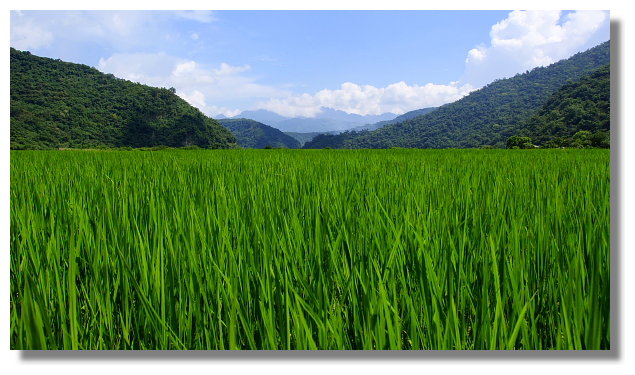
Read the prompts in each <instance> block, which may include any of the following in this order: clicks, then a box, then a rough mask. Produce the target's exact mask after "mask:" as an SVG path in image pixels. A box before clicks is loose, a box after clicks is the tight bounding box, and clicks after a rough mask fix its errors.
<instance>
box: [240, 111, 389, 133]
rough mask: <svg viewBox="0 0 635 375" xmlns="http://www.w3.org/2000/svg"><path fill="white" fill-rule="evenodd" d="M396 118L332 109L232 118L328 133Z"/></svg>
mask: <svg viewBox="0 0 635 375" xmlns="http://www.w3.org/2000/svg"><path fill="white" fill-rule="evenodd" d="M395 117H397V115H396V114H394V113H384V114H381V115H367V116H361V115H357V114H354V113H346V112H344V111H339V110H335V109H331V108H322V111H321V112H320V113H319V114H318V115H317V116H315V117H284V116H281V115H279V114H277V113H275V112H271V111H267V110H264V109H259V110H256V111H243V112H241V113H240V114H238V115H237V116H234V117H232V118H233V119H237V118H248V119H251V120H254V121H258V122H260V123H263V124H266V125H269V126H272V127H274V128H276V129H278V130H280V131H283V132H296V133H309V132H318V133H326V132H332V131H344V130H348V129H351V128H355V127H358V126H363V125H367V124H373V123H377V122H379V121H386V120H392V119H394V118H395Z"/></svg>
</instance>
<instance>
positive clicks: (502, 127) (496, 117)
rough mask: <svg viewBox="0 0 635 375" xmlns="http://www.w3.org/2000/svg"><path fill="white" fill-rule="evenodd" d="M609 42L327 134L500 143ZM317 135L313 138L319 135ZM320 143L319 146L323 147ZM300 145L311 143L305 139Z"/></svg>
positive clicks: (395, 142) (423, 142) (600, 61)
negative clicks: (400, 114)
mask: <svg viewBox="0 0 635 375" xmlns="http://www.w3.org/2000/svg"><path fill="white" fill-rule="evenodd" d="M609 61H610V57H609V42H605V43H602V44H600V45H598V46H596V47H594V48H591V49H589V50H588V51H585V52H582V53H578V54H576V55H574V56H572V57H570V58H568V59H566V60H561V61H559V62H557V63H554V64H552V65H550V66H548V67H541V68H535V69H533V70H531V71H529V72H526V73H523V74H518V75H516V76H514V77H512V78H508V79H501V80H497V81H494V82H493V83H491V84H489V85H487V86H485V87H483V88H482V89H480V90H477V91H474V92H472V93H471V94H470V95H468V96H466V97H464V98H462V99H460V100H458V101H456V102H454V103H450V104H446V105H444V106H442V107H439V108H438V109H437V110H435V111H433V112H430V113H428V114H425V115H423V116H418V117H415V118H413V119H410V120H407V121H404V122H401V123H398V124H393V125H388V126H385V127H383V128H381V129H378V130H375V131H371V132H361V133H354V134H343V135H342V136H343V137H344V138H345V139H341V138H339V139H331V141H332V144H329V145H324V146H329V147H334V148H335V147H340V148H387V147H418V148H449V147H457V148H468V147H480V146H484V145H494V146H498V147H504V146H505V141H506V139H507V138H508V137H510V136H512V135H516V134H518V133H519V132H520V131H521V130H522V129H523V125H524V123H525V122H526V121H527V120H528V118H529V117H530V116H531V115H533V114H534V112H536V111H537V110H538V109H540V108H541V107H542V106H543V105H544V104H545V103H546V102H547V100H548V99H549V97H550V96H551V95H552V94H553V93H555V92H556V91H557V90H558V89H560V88H561V87H562V86H563V85H565V84H567V83H570V82H572V81H575V80H578V79H580V78H581V77H582V76H583V75H585V74H587V73H589V72H591V71H593V70H595V69H598V68H599V67H601V66H602V65H605V64H608V63H609ZM317 138H318V137H316V138H315V139H314V140H313V141H316V140H318V139H317ZM324 146H323V147H324ZM304 147H305V148H315V147H313V144H312V142H308V143H307V144H305V146H304Z"/></svg>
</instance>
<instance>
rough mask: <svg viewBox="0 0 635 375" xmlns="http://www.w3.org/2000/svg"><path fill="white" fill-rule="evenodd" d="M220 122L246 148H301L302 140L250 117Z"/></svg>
mask: <svg viewBox="0 0 635 375" xmlns="http://www.w3.org/2000/svg"><path fill="white" fill-rule="evenodd" d="M218 122H219V123H220V124H221V125H223V126H224V127H226V128H227V129H229V130H230V131H231V132H232V133H233V134H234V135H235V136H236V138H237V139H238V144H239V145H240V146H241V147H246V148H265V147H267V146H269V147H284V148H300V142H298V141H297V140H296V139H295V138H293V137H291V136H289V135H287V134H284V133H283V132H281V131H280V130H278V129H276V128H272V127H271V126H268V125H265V124H262V123H260V122H257V121H254V120H249V119H244V118H242V119H222V120H218Z"/></svg>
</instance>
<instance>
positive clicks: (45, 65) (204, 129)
mask: <svg viewBox="0 0 635 375" xmlns="http://www.w3.org/2000/svg"><path fill="white" fill-rule="evenodd" d="M10 55H11V63H10V67H11V69H10V70H11V73H10V75H11V104H10V105H11V114H10V124H11V148H12V149H47V148H60V147H68V148H94V147H151V146H158V145H165V146H171V147H183V146H199V147H203V148H229V147H233V146H234V145H235V142H236V138H235V137H234V135H233V134H232V133H231V132H229V131H228V130H227V129H225V128H223V127H222V126H220V124H218V123H217V122H216V121H215V120H213V119H211V118H209V117H207V116H205V115H204V114H203V113H201V112H200V111H199V110H198V109H196V108H194V107H192V106H191V105H189V104H188V103H187V102H186V101H184V100H183V99H181V98H180V97H178V96H177V95H175V90H174V89H172V88H170V89H168V88H154V87H149V86H146V85H142V84H138V83H133V82H130V81H127V80H123V79H118V78H116V77H114V76H113V75H112V74H104V73H101V72H99V71H98V70H97V69H95V68H91V67H89V66H86V65H81V64H73V63H67V62H63V61H61V60H53V59H49V58H43V57H38V56H35V55H32V54H31V53H29V52H21V51H18V50H15V49H13V48H11V53H10Z"/></svg>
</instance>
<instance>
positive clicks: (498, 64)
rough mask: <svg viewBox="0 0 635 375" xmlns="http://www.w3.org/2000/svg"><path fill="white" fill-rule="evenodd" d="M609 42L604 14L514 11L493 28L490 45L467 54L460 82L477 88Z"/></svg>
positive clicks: (597, 12)
mask: <svg viewBox="0 0 635 375" xmlns="http://www.w3.org/2000/svg"><path fill="white" fill-rule="evenodd" d="M608 39H609V14H608V12H605V11H574V12H569V13H564V12H562V11H513V12H511V13H509V15H508V17H507V18H506V19H504V20H502V21H500V22H498V23H497V24H495V25H493V26H492V28H491V30H490V43H489V45H480V46H477V47H475V48H473V49H471V50H470V51H468V53H467V58H466V60H465V63H466V70H465V75H464V77H463V80H462V81H463V82H469V83H471V84H472V85H474V86H477V87H479V86H482V85H484V84H486V83H489V82H491V81H493V80H494V79H496V78H504V77H510V76H513V75H514V74H516V73H521V72H524V71H526V70H529V69H532V68H535V67H537V66H545V65H549V64H551V63H554V62H556V61H558V60H561V59H564V58H567V57H569V56H571V55H573V54H574V53H576V52H579V51H582V50H585V49H588V48H590V47H593V46H595V45H596V44H599V43H600V42H603V41H606V40H608Z"/></svg>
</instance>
